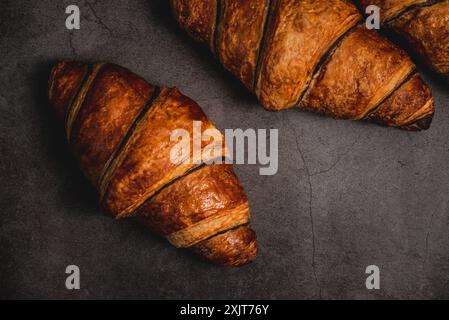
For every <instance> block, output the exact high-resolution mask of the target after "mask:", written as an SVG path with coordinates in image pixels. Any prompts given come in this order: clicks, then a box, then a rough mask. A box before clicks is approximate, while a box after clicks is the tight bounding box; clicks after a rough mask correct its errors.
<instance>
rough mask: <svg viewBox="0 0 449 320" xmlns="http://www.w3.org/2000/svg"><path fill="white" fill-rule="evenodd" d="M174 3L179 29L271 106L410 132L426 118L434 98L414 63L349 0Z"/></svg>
mask: <svg viewBox="0 0 449 320" xmlns="http://www.w3.org/2000/svg"><path fill="white" fill-rule="evenodd" d="M171 6H172V9H173V14H174V16H175V18H176V19H177V20H178V22H179V24H180V25H181V27H182V28H183V29H185V30H186V31H187V32H188V33H189V35H191V36H192V37H193V38H194V39H195V40H197V41H199V42H202V43H204V44H206V45H208V46H209V47H210V48H211V50H212V51H213V52H214V53H215V55H216V56H217V57H218V59H219V60H220V62H221V63H222V64H223V66H224V67H225V68H226V69H227V70H229V71H230V72H231V73H233V74H234V75H235V76H236V77H237V78H239V79H240V80H241V81H242V83H243V84H244V85H245V86H246V87H247V88H248V89H249V90H251V91H252V92H254V93H255V94H256V95H257V97H258V98H259V100H260V102H261V103H262V105H263V106H264V107H265V108H266V109H268V110H272V111H277V110H282V109H287V108H294V107H299V108H301V109H304V110H309V111H313V112H318V113H321V114H325V115H328V116H332V117H335V118H340V119H353V120H362V119H366V120H371V121H375V122H377V123H380V124H383V125H387V126H392V127H399V128H403V129H409V130H421V129H427V128H428V127H429V125H430V123H431V120H432V117H433V114H434V106H433V99H432V95H431V92H430V90H429V89H428V87H427V86H426V85H425V84H424V83H423V82H422V80H421V78H420V77H419V75H417V73H416V69H415V65H414V64H413V63H412V62H411V61H410V59H409V58H408V56H407V55H406V54H405V53H404V52H403V51H402V50H401V49H399V48H397V47H396V46H394V45H393V44H391V43H390V42H389V41H388V40H387V39H386V38H384V37H382V36H380V35H379V34H378V33H377V32H376V31H373V30H368V29H367V28H365V26H364V24H363V19H362V17H361V14H360V13H359V11H358V9H357V8H356V7H355V6H354V5H353V4H351V3H350V2H349V1H346V0H238V1H232V0H211V1H202V0H171ZM412 88H413V89H415V90H418V91H411V89H412ZM398 97H400V99H399V98H398ZM392 108H394V109H392Z"/></svg>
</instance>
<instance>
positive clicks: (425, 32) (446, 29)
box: [358, 0, 449, 81]
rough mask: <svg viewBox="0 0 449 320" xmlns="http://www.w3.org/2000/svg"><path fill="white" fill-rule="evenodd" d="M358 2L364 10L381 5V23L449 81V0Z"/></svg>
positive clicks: (369, 0)
mask: <svg viewBox="0 0 449 320" xmlns="http://www.w3.org/2000/svg"><path fill="white" fill-rule="evenodd" d="M358 3H359V5H360V7H361V9H364V8H366V7H367V6H369V5H376V6H378V7H379V8H380V10H381V11H380V13H381V14H380V18H381V23H382V26H383V27H384V28H387V29H388V30H391V31H393V33H395V34H396V35H398V36H399V37H401V38H402V39H403V40H404V42H405V43H406V46H407V47H408V48H409V49H410V50H412V51H413V52H414V53H416V54H417V55H419V56H420V57H421V59H422V60H423V61H425V62H426V63H427V64H428V65H429V66H430V67H431V68H432V69H433V70H434V71H435V72H437V73H439V74H441V75H442V76H443V77H444V78H445V79H446V80H447V81H449V0H358ZM364 11H365V10H364Z"/></svg>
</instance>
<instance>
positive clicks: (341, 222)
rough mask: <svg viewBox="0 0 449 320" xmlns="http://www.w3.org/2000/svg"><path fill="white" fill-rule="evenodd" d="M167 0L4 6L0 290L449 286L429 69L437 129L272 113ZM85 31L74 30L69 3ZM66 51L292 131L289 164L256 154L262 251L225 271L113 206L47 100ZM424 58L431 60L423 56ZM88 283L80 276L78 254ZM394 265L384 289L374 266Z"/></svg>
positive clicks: (122, 292) (245, 178)
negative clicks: (53, 70) (272, 165)
mask: <svg viewBox="0 0 449 320" xmlns="http://www.w3.org/2000/svg"><path fill="white" fill-rule="evenodd" d="M167 3H168V1H164V0H160V1H153V0H151V1H149V0H140V1H75V0H73V1H43V0H42V1H19V0H15V1H4V0H3V1H2V2H1V4H0V57H1V60H0V107H1V115H0V126H1V134H0V141H1V142H0V147H1V158H0V159H1V162H0V168H1V176H0V177H1V186H0V188H1V189H0V190H1V191H0V194H1V206H0V208H1V212H0V221H1V225H0V297H1V298H69V299H77V298H175V299H178V298H191V299H196V298H206V299H207V298H221V299H230V298H253V299H258V298H268V299H283V298H287V299H303V298H305V299H312V298H331V299H345V298H350V299H352V298H368V299H375V298H382V299H383V298H394V299H396V298H412V299H415V298H449V233H448V231H449V218H448V211H449V207H448V206H449V90H448V88H447V87H444V85H443V83H442V82H440V81H438V80H436V79H435V78H434V77H433V75H432V74H430V73H429V72H427V71H425V70H423V72H424V76H425V78H426V80H427V81H428V83H429V84H430V85H431V87H432V90H433V92H434V95H435V100H436V106H437V113H436V117H435V120H434V123H433V126H432V128H431V129H430V130H429V131H427V132H422V133H411V132H405V131H400V130H394V129H386V128H383V127H379V126H376V125H372V124H368V123H358V122H351V121H337V120H333V119H329V118H325V117H321V116H318V115H313V114H309V113H305V112H301V111H299V110H291V111H284V112H281V113H269V112H265V111H264V110H263V109H262V108H261V107H260V106H259V105H258V103H257V101H256V100H255V98H254V97H252V96H251V95H250V94H249V93H248V92H247V91H246V90H245V89H244V88H243V86H242V85H240V84H239V83H238V82H237V81H236V80H235V79H234V78H233V77H232V76H230V75H229V74H228V73H227V72H226V71H224V70H223V68H222V67H221V66H220V65H219V64H218V63H217V62H216V61H215V60H214V59H213V58H212V56H211V54H209V53H208V51H207V50H206V49H205V48H201V47H200V46H198V45H197V44H195V43H193V41H191V40H190V39H189V38H188V37H187V36H186V35H185V34H184V33H183V32H182V31H180V30H179V29H178V28H177V26H176V24H175V22H174V21H173V19H172V18H171V16H170V14H169V11H168V5H167ZM69 4H77V5H79V7H80V9H81V17H82V18H81V30H79V31H68V30H67V29H66V28H65V25H64V21H65V18H66V14H65V7H66V6H67V5H69ZM60 59H80V60H89V61H97V60H103V61H111V62H115V63H118V64H121V65H123V66H126V67H128V68H130V69H131V70H133V71H135V72H137V73H138V74H140V75H142V76H143V77H145V78H146V79H147V80H149V81H151V82H153V83H155V84H158V85H165V86H177V87H179V88H180V89H181V90H182V91H183V92H184V93H186V94H187V95H189V96H190V97H192V98H194V99H195V100H196V101H198V102H199V103H200V104H201V106H202V107H203V108H204V110H205V111H206V113H207V114H208V115H209V116H210V118H211V119H212V120H214V121H215V122H216V124H217V125H218V126H219V127H220V128H222V129H224V128H243V129H245V128H278V129H279V149H280V150H279V153H280V157H279V172H278V174H277V175H275V176H259V175H258V167H257V166H249V165H241V166H238V167H237V172H238V174H239V176H240V177H241V180H242V183H243V184H244V186H245V188H246V190H247V192H248V195H249V199H250V202H251V206H252V212H253V227H254V229H255V230H256V231H257V234H258V239H259V246H260V254H259V257H258V259H257V261H256V262H255V263H253V264H251V265H249V266H245V267H243V268H238V269H231V270H224V269H221V268H218V267H215V266H212V265H209V264H207V263H205V262H203V261H200V260H198V259H197V258H196V257H195V256H193V255H191V254H190V253H189V252H186V251H182V250H177V249H175V248H173V247H171V246H170V245H169V244H168V243H166V242H165V240H163V239H160V238H158V237H155V236H153V235H151V234H149V233H148V232H147V231H146V230H145V229H144V228H143V227H141V226H139V225H137V224H136V223H134V222H133V221H121V222H114V221H113V220H111V219H110V218H109V217H107V216H105V215H103V214H102V213H101V212H100V209H99V207H98V205H97V196H96V194H95V192H94V191H93V190H92V189H91V187H90V186H89V185H88V183H87V181H86V180H84V178H83V176H82V175H81V174H80V172H79V170H78V168H77V165H76V162H75V161H74V160H73V159H72V157H71V155H70V153H69V151H68V149H67V147H66V143H65V138H64V135H63V132H62V129H61V127H60V126H59V124H58V123H57V122H56V118H55V117H54V116H53V114H52V112H51V110H50V107H49V105H48V103H47V99H46V81H47V76H48V72H49V69H50V66H51V65H52V64H53V63H54V62H55V61H57V60H60ZM421 69H422V68H421ZM69 264H76V265H78V266H79V267H80V269H81V290H78V291H68V290H66V289H65V285H64V283H65V277H66V274H65V273H64V271H65V267H66V266H67V265H69ZM370 264H375V265H378V266H379V267H380V268H381V289H380V290H375V291H368V290H367V289H366V288H365V278H366V275H365V268H366V266H368V265H370Z"/></svg>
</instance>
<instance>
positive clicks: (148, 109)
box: [48, 61, 257, 266]
mask: <svg viewBox="0 0 449 320" xmlns="http://www.w3.org/2000/svg"><path fill="white" fill-rule="evenodd" d="M48 95H49V101H50V103H51V105H52V106H53V108H54V110H55V112H56V114H57V115H58V117H59V118H60V120H61V122H63V123H65V128H66V135H67V140H68V142H69V144H70V146H71V149H72V150H73V152H74V154H75V156H76V157H77V159H78V160H79V164H80V167H81V169H82V171H83V172H84V174H85V176H86V177H87V179H88V180H89V181H90V182H91V183H92V185H93V186H94V187H95V188H96V189H97V190H98V192H99V194H100V199H101V204H102V206H103V207H104V208H105V210H106V211H107V212H108V213H110V214H111V215H112V216H113V217H114V218H116V219H120V218H124V217H133V218H135V219H136V220H138V221H140V222H141V223H143V224H144V225H145V226H147V227H148V228H149V229H151V230H152V231H153V232H156V233H158V234H160V235H162V236H164V237H166V238H167V239H168V240H169V241H170V242H171V243H172V244H173V245H174V246H176V247H181V248H191V249H192V250H193V251H195V252H197V253H198V254H199V255H200V256H202V257H204V258H206V259H207V260H209V261H212V262H215V263H217V264H220V265H223V266H239V265H242V264H245V263H248V262H250V261H252V260H254V259H255V257H256V254H257V243H256V236H255V233H254V231H252V230H251V229H250V228H249V227H248V224H249V218H250V210H249V205H248V199H247V197H246V194H245V192H244V190H243V188H242V186H241V184H240V182H239V180H238V178H237V176H236V175H235V173H234V171H233V169H232V166H231V165H229V164H220V163H217V162H213V160H215V159H219V158H222V157H224V156H225V155H226V149H225V148H222V151H220V154H216V153H213V152H210V151H211V150H212V148H209V147H210V146H211V144H212V143H214V141H206V142H205V141H203V140H204V139H201V141H200V142H198V141H197V140H195V137H194V135H195V133H194V132H193V130H194V121H195V123H197V124H199V125H200V126H199V128H200V129H199V130H201V131H199V132H197V134H198V133H199V134H204V133H206V131H207V130H209V131H210V130H215V132H217V133H218V135H219V136H221V133H219V131H218V130H216V129H215V127H214V125H213V124H212V123H211V122H210V121H209V120H208V118H207V117H206V115H205V114H204V113H203V111H202V110H201V108H200V107H199V106H198V105H197V104H196V103H195V102H194V101H192V100H191V99H189V98H188V97H186V96H184V95H183V94H182V93H181V92H180V91H179V90H178V89H176V88H172V89H171V88H159V87H156V86H153V85H151V84H149V83H148V82H146V81H145V80H143V79H142V78H140V77H139V76H137V75H135V74H133V73H132V72H130V71H129V70H127V69H125V68H122V67H120V66H118V65H114V64H110V63H95V64H92V65H90V64H85V63H81V62H74V61H68V62H61V63H58V64H57V65H56V66H55V67H54V68H53V69H52V71H51V75H50V78H49V92H48ZM178 129H182V130H185V132H188V133H189V137H190V138H189V140H188V142H190V143H191V144H190V146H192V145H195V144H196V146H197V147H198V150H199V152H196V153H195V151H194V152H193V153H191V152H189V153H181V156H180V157H179V159H178V160H180V161H173V159H175V160H176V158H173V156H172V150H177V149H174V148H175V146H176V144H177V143H178V141H177V140H173V139H171V134H172V132H173V131H174V130H178ZM212 140H213V139H212ZM223 141H224V140H223ZM190 146H189V149H188V150H190ZM214 150H216V149H214ZM219 150H220V149H219ZM176 154H177V153H176V152H175V155H176Z"/></svg>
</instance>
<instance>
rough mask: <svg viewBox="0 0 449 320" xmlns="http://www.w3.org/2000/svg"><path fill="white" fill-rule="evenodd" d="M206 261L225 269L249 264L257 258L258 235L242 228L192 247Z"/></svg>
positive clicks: (245, 227)
mask: <svg viewBox="0 0 449 320" xmlns="http://www.w3.org/2000/svg"><path fill="white" fill-rule="evenodd" d="M192 250H193V251H194V252H195V253H197V254H199V255H200V256H201V257H203V258H204V259H206V260H208V261H211V262H213V263H215V264H218V265H221V266H224V267H238V266H242V265H245V264H248V263H250V262H252V261H253V260H255V259H256V257H257V239H256V233H255V232H254V231H253V230H252V229H250V228H249V227H248V226H241V227H238V228H235V229H231V230H228V231H226V232H224V233H221V234H218V235H216V236H214V237H212V238H210V239H207V240H204V241H202V242H200V243H198V244H196V245H195V246H193V247H192Z"/></svg>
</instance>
